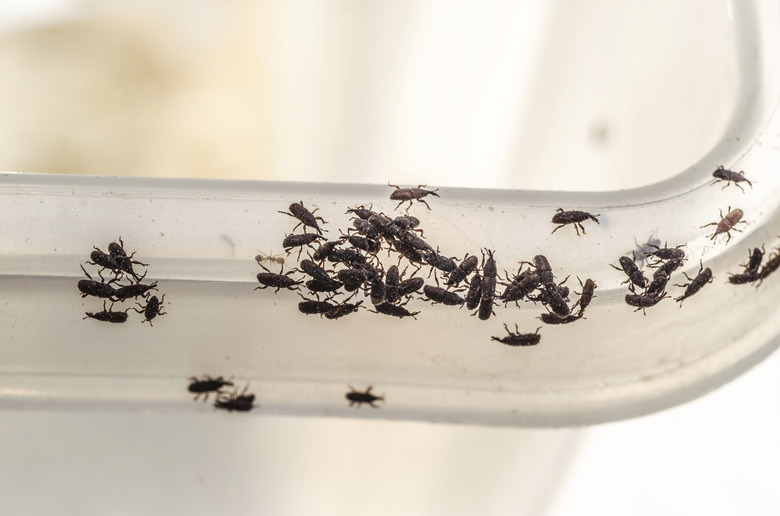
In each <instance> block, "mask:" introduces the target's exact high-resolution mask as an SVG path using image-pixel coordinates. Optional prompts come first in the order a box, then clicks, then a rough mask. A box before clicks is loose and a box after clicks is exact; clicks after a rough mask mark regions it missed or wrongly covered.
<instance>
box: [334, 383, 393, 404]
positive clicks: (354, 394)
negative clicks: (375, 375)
mask: <svg viewBox="0 0 780 516" xmlns="http://www.w3.org/2000/svg"><path fill="white" fill-rule="evenodd" d="M347 387H349V392H348V393H347V394H346V395H345V396H344V397H345V398H347V400H349V406H350V407H351V406H353V405H355V404H357V408H360V406H361V405H362V404H363V403H367V404H368V405H370V406H371V407H372V408H379V407H377V406H376V405H374V403H376V402H377V401H381V402H382V403H384V402H385V397H384V396H375V395H373V394H371V389H373V387H372V386H370V385H369V386H368V389H366V392H360V391H358V390H356V389H355V388H354V387H352V386H351V385H347Z"/></svg>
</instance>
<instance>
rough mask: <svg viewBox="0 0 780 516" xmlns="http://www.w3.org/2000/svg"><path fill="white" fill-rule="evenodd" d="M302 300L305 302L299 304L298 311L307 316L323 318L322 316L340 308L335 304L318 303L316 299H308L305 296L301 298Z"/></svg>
mask: <svg viewBox="0 0 780 516" xmlns="http://www.w3.org/2000/svg"><path fill="white" fill-rule="evenodd" d="M298 295H300V294H298ZM301 298H303V301H301V302H300V303H298V311H299V312H301V313H302V314H306V315H320V316H321V315H322V314H325V313H328V312H330V311H331V310H333V309H334V308H336V306H338V305H334V304H333V303H328V302H327V301H316V300H314V299H306V298H305V297H303V296H301Z"/></svg>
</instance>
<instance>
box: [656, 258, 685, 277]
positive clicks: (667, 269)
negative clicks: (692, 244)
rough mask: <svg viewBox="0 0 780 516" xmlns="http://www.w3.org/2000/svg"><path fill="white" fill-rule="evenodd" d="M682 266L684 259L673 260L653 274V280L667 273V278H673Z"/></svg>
mask: <svg viewBox="0 0 780 516" xmlns="http://www.w3.org/2000/svg"><path fill="white" fill-rule="evenodd" d="M682 264H683V260H682V258H671V259H669V260H667V261H666V262H665V263H664V264H663V265H661V266H660V267H659V268H658V269H657V270H656V271H655V272H654V273H653V279H655V278H656V277H657V276H658V275H659V274H661V273H665V274H666V275H667V276H669V277H670V278H671V277H672V273H673V272H674V271H676V270H677V269H678V268H679V267H680V265H682Z"/></svg>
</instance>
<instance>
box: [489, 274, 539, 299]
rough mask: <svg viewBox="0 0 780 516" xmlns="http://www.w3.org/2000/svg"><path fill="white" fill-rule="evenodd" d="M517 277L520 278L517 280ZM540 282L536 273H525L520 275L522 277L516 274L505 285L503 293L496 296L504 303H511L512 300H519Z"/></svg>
mask: <svg viewBox="0 0 780 516" xmlns="http://www.w3.org/2000/svg"><path fill="white" fill-rule="evenodd" d="M526 272H527V271H526ZM518 278H520V279H519V281H518ZM541 282H542V280H541V278H540V277H539V275H538V274H536V273H532V274H525V275H522V277H521V275H519V274H518V275H517V276H515V279H514V280H512V283H511V284H510V285H508V286H507V288H506V290H504V293H503V294H501V295H500V296H499V297H498V298H499V299H501V300H503V301H504V304H507V303H511V302H512V301H515V302H516V301H519V300H520V299H522V298H524V297H525V296H527V295H528V294H530V293H531V292H533V291H534V289H536V287H538V286H539V285H540V284H541Z"/></svg>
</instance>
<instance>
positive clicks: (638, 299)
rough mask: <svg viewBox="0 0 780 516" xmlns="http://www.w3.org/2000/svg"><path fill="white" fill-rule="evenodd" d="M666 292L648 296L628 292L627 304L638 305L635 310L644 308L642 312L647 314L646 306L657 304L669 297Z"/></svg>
mask: <svg viewBox="0 0 780 516" xmlns="http://www.w3.org/2000/svg"><path fill="white" fill-rule="evenodd" d="M667 297H669V296H667V295H666V292H661V293H660V294H658V295H655V296H648V295H646V294H626V304H628V305H630V306H635V307H637V308H636V310H634V311H635V312H638V311H639V310H642V313H644V314H645V315H647V312H645V308H650V307H651V306H655V305H657V304H658V303H659V302H660V301H661V300H662V299H664V298H667Z"/></svg>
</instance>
